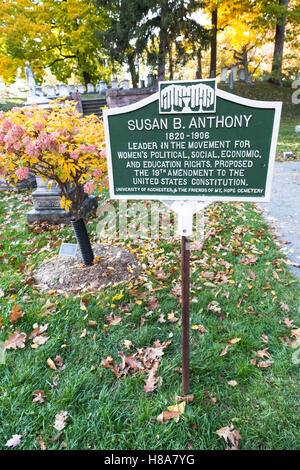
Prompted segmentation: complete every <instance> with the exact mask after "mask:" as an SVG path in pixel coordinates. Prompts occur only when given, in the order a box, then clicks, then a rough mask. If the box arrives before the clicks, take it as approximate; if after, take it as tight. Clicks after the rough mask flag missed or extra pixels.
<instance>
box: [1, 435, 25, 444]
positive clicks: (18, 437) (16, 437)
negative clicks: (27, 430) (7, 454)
mask: <svg viewBox="0 0 300 470" xmlns="http://www.w3.org/2000/svg"><path fill="white" fill-rule="evenodd" d="M21 439H22V434H14V435H13V437H12V438H11V439H9V440H8V441H7V443H6V444H5V446H6V447H17V446H18V445H19V444H20V442H21Z"/></svg>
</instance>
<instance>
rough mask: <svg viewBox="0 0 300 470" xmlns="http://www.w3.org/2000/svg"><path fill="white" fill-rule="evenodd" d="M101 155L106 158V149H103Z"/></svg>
mask: <svg viewBox="0 0 300 470" xmlns="http://www.w3.org/2000/svg"><path fill="white" fill-rule="evenodd" d="M100 157H102V158H106V150H105V149H103V150H101V152H100Z"/></svg>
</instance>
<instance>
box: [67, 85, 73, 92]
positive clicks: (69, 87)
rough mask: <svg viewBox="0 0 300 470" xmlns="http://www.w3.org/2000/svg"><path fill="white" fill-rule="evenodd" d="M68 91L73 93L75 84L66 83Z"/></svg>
mask: <svg viewBox="0 0 300 470" xmlns="http://www.w3.org/2000/svg"><path fill="white" fill-rule="evenodd" d="M68 91H69V93H74V92H75V86H74V85H68Z"/></svg>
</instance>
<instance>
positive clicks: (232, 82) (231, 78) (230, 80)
mask: <svg viewBox="0 0 300 470" xmlns="http://www.w3.org/2000/svg"><path fill="white" fill-rule="evenodd" d="M229 88H230V90H233V88H234V78H233V72H232V70H230V74H229Z"/></svg>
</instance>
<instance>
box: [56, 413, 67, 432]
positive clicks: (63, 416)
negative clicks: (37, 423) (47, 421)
mask: <svg viewBox="0 0 300 470" xmlns="http://www.w3.org/2000/svg"><path fill="white" fill-rule="evenodd" d="M67 419H68V412H67V411H61V412H60V413H58V414H57V415H55V423H54V425H53V427H54V428H55V429H56V430H57V431H62V430H63V429H64V428H65V427H66V425H67V423H66V421H67Z"/></svg>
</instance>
